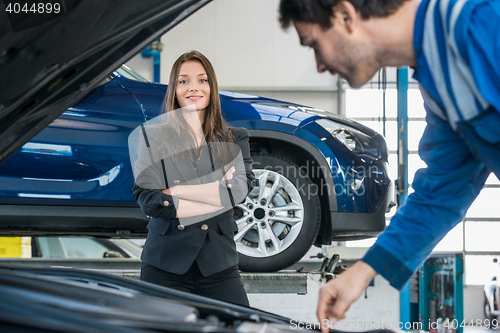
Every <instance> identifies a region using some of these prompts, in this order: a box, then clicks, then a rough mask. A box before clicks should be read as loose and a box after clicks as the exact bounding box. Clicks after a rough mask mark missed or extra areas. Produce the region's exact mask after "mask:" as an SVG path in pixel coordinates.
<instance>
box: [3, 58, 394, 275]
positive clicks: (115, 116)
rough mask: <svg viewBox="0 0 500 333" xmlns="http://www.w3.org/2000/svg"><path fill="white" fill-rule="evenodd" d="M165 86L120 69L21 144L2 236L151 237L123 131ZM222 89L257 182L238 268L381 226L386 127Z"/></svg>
mask: <svg viewBox="0 0 500 333" xmlns="http://www.w3.org/2000/svg"><path fill="white" fill-rule="evenodd" d="M166 90H167V86H166V85H161V84H155V83H151V82H148V81H147V80H145V79H144V78H142V77H141V76H139V75H138V74H137V73H135V72H134V71H132V70H131V69H130V68H128V67H127V66H125V65H123V66H121V67H119V68H118V69H117V70H115V71H114V72H113V73H112V74H111V75H109V76H108V77H106V78H105V79H104V80H102V81H101V83H100V85H99V86H97V87H96V88H95V89H93V90H92V91H90V93H88V94H87V95H86V96H85V97H84V98H83V99H81V100H80V101H79V102H78V103H76V104H74V105H73V107H70V108H69V109H67V110H66V112H64V113H63V114H62V115H61V116H59V118H57V119H56V120H54V121H53V122H52V123H51V124H50V125H48V126H47V127H46V128H45V129H44V130H43V131H41V132H40V133H39V134H38V135H36V136H35V137H34V138H33V139H32V140H31V141H30V142H28V143H26V144H24V146H23V147H22V148H21V149H20V150H19V151H17V152H16V153H15V154H14V155H12V156H11V157H10V158H9V159H8V160H7V161H6V162H5V163H3V164H2V165H1V166H0V205H1V206H0V220H1V221H2V224H1V225H0V233H2V230H8V231H9V233H17V234H24V235H47V234H73V235H88V236H113V237H116V236H120V237H131V238H132V237H133V238H137V237H143V236H145V235H146V233H147V229H146V225H147V223H148V218H147V216H145V215H144V214H143V213H142V212H141V211H140V209H139V207H138V205H137V203H136V201H135V198H134V196H133V195H132V186H133V182H134V178H133V173H132V168H131V163H130V158H129V149H128V145H127V144H128V136H129V135H130V133H131V131H133V130H134V129H135V128H137V127H138V126H140V125H141V124H143V123H145V122H147V121H148V120H150V119H152V118H154V117H157V116H158V115H160V114H161V112H162V108H161V105H162V102H163V100H164V97H165V92H166ZM220 97H221V103H222V112H223V116H224V118H225V119H226V120H227V121H228V122H229V124H230V125H231V126H237V127H245V128H247V129H248V131H249V133H250V148H251V154H252V158H253V170H254V173H255V175H256V178H257V179H258V182H257V186H255V188H254V189H253V190H252V192H250V193H249V195H248V197H247V198H246V200H245V202H243V203H241V204H240V205H238V206H237V207H236V208H235V209H234V217H235V220H236V222H237V224H238V227H239V230H238V232H237V233H236V234H235V236H234V238H235V241H236V244H237V249H238V252H239V254H240V269H241V270H244V271H264V272H265V271H275V270H279V269H283V268H285V267H288V266H290V265H292V264H293V263H295V262H297V261H298V260H299V259H300V258H301V257H302V256H304V254H305V253H306V252H307V251H308V250H309V248H310V247H311V246H312V244H315V245H317V246H320V245H322V244H330V243H331V242H332V241H340V240H342V241H343V240H354V239H362V238H367V237H373V236H375V235H377V234H378V233H379V232H380V231H382V230H383V229H384V227H385V225H386V224H385V213H386V211H387V210H388V207H390V203H391V198H392V184H391V181H390V179H389V177H388V175H387V163H388V150H387V146H386V143H385V140H384V138H383V137H382V136H381V135H380V134H378V133H377V132H375V131H373V130H371V129H369V128H367V127H365V126H362V125H360V124H358V123H356V122H354V121H351V120H349V119H346V118H343V117H339V116H335V115H332V114H330V113H326V112H323V111H320V110H316V109H313V108H309V107H305V106H302V105H297V104H293V103H288V102H283V101H278V100H273V99H268V98H262V97H258V96H252V95H246V94H241V93H232V92H226V91H221V92H220ZM269 196H271V197H272V200H271V202H272V203H271V204H270V205H266V204H265V203H266V200H263V199H265V198H268V197H269ZM4 234H5V233H4Z"/></svg>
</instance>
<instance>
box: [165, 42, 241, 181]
mask: <svg viewBox="0 0 500 333" xmlns="http://www.w3.org/2000/svg"><path fill="white" fill-rule="evenodd" d="M186 61H198V62H200V63H201V65H202V66H203V68H205V72H206V74H207V78H208V84H209V87H210V101H209V103H208V106H207V108H206V109H205V114H204V116H203V117H204V118H203V125H202V129H203V134H204V135H205V141H206V143H207V144H208V145H209V146H210V147H211V151H212V154H214V155H215V161H216V162H218V163H217V164H218V165H219V166H220V167H221V168H222V167H223V166H225V165H227V164H228V163H229V162H230V161H232V159H234V158H235V155H234V154H237V152H233V151H231V148H234V146H235V145H234V144H227V143H228V142H229V143H234V142H235V139H234V136H233V133H232V131H231V129H230V127H229V125H228V124H227V123H226V121H225V120H224V118H222V112H221V106H220V97H219V86H218V84H217V76H216V75H215V70H214V67H213V66H212V64H211V63H210V61H209V60H208V58H207V57H205V56H204V55H203V54H202V53H201V52H199V51H190V52H187V53H184V54H182V55H181V56H180V57H179V58H177V60H176V61H175V62H174V64H173V65H172V69H171V71H170V78H169V80H168V88H167V94H166V95H165V101H164V112H166V113H167V115H168V117H169V118H168V126H169V127H170V129H171V130H169V131H168V133H170V134H175V135H174V136H175V137H173V138H170V139H171V142H172V141H174V142H176V144H175V145H173V144H170V145H169V147H170V150H171V151H172V152H173V153H174V154H175V155H174V156H172V158H173V160H174V162H177V161H178V160H179V158H178V157H180V156H184V157H188V158H190V159H191V160H192V161H193V162H195V163H196V162H197V161H198V157H199V153H200V151H194V150H193V149H192V147H196V144H195V134H194V131H193V130H192V129H191V127H190V126H189V125H188V123H187V122H186V121H185V119H184V118H183V117H182V113H181V112H171V113H169V111H174V110H179V109H180V108H181V106H180V105H179V102H178V101H177V97H176V96H175V90H176V87H177V82H178V76H179V71H180V68H181V65H182V64H183V63H184V62H186ZM171 120H172V121H171ZM172 129H173V131H172ZM223 171H225V170H223Z"/></svg>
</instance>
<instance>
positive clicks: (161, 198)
mask: <svg viewBox="0 0 500 333" xmlns="http://www.w3.org/2000/svg"><path fill="white" fill-rule="evenodd" d="M165 111H166V113H165V115H166V118H167V120H166V122H165V123H164V124H160V125H148V126H143V127H142V129H141V135H140V137H141V138H140V143H139V158H138V160H137V162H136V163H135V176H136V184H135V186H134V195H135V197H136V199H137V202H138V203H139V205H140V207H141V209H142V211H143V212H144V213H145V214H147V215H148V216H150V217H151V220H150V222H149V224H148V229H149V233H148V238H147V240H146V243H145V245H144V251H143V253H142V256H141V259H142V269H141V280H144V281H148V282H152V283H156V284H160V285H163V286H166V287H170V288H174V289H177V290H182V291H187V292H192V293H196V294H199V295H202V296H207V297H211V298H215V299H218V300H222V301H226V302H230V303H235V304H240V305H244V306H249V303H248V298H247V296H246V293H245V290H244V289H243V284H242V282H241V278H240V275H239V271H238V266H237V264H238V254H237V251H236V245H235V242H234V240H233V236H234V233H235V232H236V231H237V230H238V227H237V225H236V223H235V221H234V219H233V209H232V207H233V206H234V205H235V204H239V203H240V202H243V201H244V200H245V197H246V196H247V194H248V193H249V191H250V190H251V188H252V183H253V181H254V179H255V177H254V174H253V172H252V169H251V163H252V159H251V157H250V148H249V144H248V132H247V130H246V129H244V128H230V127H228V125H227V124H226V122H225V121H224V119H223V118H222V114H221V106H220V100H219V92H218V86H217V79H216V76H215V72H214V69H213V67H212V65H211V63H210V62H209V60H208V59H207V58H206V57H205V56H204V55H203V54H201V53H200V52H197V51H191V52H189V53H185V54H183V55H181V56H180V57H179V58H178V59H177V61H176V62H175V63H174V65H173V67H172V70H171V72H170V79H169V85H168V90H167V94H166V101H165Z"/></svg>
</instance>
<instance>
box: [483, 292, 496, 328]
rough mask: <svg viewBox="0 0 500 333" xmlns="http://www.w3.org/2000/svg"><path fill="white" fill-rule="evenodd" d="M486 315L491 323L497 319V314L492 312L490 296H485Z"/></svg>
mask: <svg viewBox="0 0 500 333" xmlns="http://www.w3.org/2000/svg"><path fill="white" fill-rule="evenodd" d="M484 317H485V318H486V319H488V320H489V321H490V323H491V322H492V321H493V320H494V319H495V320H496V319H497V316H495V315H492V314H491V306H490V302H488V298H487V297H486V296H484Z"/></svg>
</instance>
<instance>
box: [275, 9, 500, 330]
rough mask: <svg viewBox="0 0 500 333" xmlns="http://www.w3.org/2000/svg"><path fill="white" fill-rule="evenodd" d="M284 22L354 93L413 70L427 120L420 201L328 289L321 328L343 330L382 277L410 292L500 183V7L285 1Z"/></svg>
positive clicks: (413, 199)
mask: <svg viewBox="0 0 500 333" xmlns="http://www.w3.org/2000/svg"><path fill="white" fill-rule="evenodd" d="M279 12H280V23H281V26H282V28H283V29H287V28H288V27H289V26H290V25H291V24H293V25H294V26H295V29H296V30H297V32H298V35H299V37H300V42H301V44H302V45H304V46H309V47H311V48H312V49H314V52H315V57H316V62H317V69H318V71H319V72H324V71H329V72H330V73H331V74H339V75H340V76H341V77H342V78H343V79H345V80H347V81H348V82H349V84H350V86H351V87H361V86H362V85H363V84H365V83H367V82H368V81H369V80H370V79H371V78H372V77H373V76H374V75H375V73H376V72H377V71H378V70H380V69H381V68H382V67H385V66H410V67H412V68H413V69H414V70H415V73H414V78H415V79H416V80H417V81H419V83H420V90H421V93H422V96H423V99H424V107H425V109H426V111H427V116H426V121H427V126H426V129H425V132H424V134H423V136H422V139H421V141H420V145H419V154H420V157H421V158H422V160H423V161H424V162H425V163H426V164H427V168H424V169H420V170H418V171H417V172H416V174H415V178H414V181H413V188H414V190H415V192H414V193H412V194H411V195H410V196H409V197H408V199H407V202H406V204H405V205H404V206H402V207H401V208H400V209H399V210H398V211H397V212H396V214H395V216H394V217H393V218H392V220H391V223H390V224H389V226H388V227H387V229H386V230H385V231H384V232H383V233H381V234H380V235H379V237H378V239H377V241H376V242H375V244H374V245H373V246H372V247H371V248H370V249H369V251H368V252H367V253H366V254H365V256H364V257H363V258H362V259H361V260H360V261H358V262H357V263H355V264H354V265H353V266H352V267H351V268H350V269H348V270H347V271H346V272H344V273H342V274H341V275H339V276H338V277H337V278H335V279H333V280H331V281H330V282H329V283H327V284H325V285H324V286H323V287H322V288H321V289H320V294H319V301H318V308H317V316H318V319H319V321H320V322H324V320H327V321H328V320H329V319H331V321H330V322H331V323H335V322H336V321H338V320H340V319H342V318H343V317H344V316H345V312H346V311H347V310H348V309H349V307H350V305H351V304H352V303H353V302H354V301H356V300H357V299H358V298H359V296H360V295H361V294H362V292H363V290H364V289H365V288H366V287H367V286H368V284H369V282H370V281H371V280H372V279H373V278H374V277H375V276H376V275H377V274H381V275H382V276H383V277H384V278H385V279H387V280H388V281H389V282H390V284H391V285H392V286H394V287H395V288H397V289H402V288H403V287H404V286H405V284H406V283H407V281H408V280H409V279H410V277H411V275H412V274H413V272H415V271H416V270H417V269H418V267H419V266H420V265H421V264H422V263H423V262H424V260H425V259H426V258H427V257H428V255H429V254H430V252H431V251H432V249H433V248H434V247H435V245H436V244H437V243H438V242H439V241H440V240H441V239H442V238H443V237H444V236H445V235H446V233H447V232H448V231H449V230H451V229H452V228H453V227H454V226H455V225H457V224H458V223H459V222H460V221H461V220H462V218H463V217H464V216H465V213H466V212H467V209H468V208H469V206H470V205H471V204H472V202H473V201H474V199H475V198H476V197H477V195H478V194H479V192H480V191H481V188H482V187H483V185H484V183H485V181H486V179H487V177H488V176H489V174H490V173H491V172H494V173H495V175H496V176H497V177H498V178H500V114H499V110H500V62H499V59H498V56H499V55H500V37H499V35H498V29H497V22H499V21H500V1H494V0H475V1H466V0H422V1H420V0H406V1H405V0H368V1H363V0H349V1H338V0H315V1H311V0H281V2H280V7H279ZM323 331H324V332H326V331H327V329H325V328H323Z"/></svg>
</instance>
